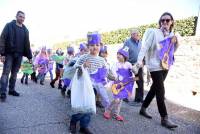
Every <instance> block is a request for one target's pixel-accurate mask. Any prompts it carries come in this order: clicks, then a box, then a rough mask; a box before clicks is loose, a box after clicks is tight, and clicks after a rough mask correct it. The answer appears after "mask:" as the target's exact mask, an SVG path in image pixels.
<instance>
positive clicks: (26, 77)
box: [25, 74, 28, 83]
mask: <svg viewBox="0 0 200 134" xmlns="http://www.w3.org/2000/svg"><path fill="white" fill-rule="evenodd" d="M25 82H26V83H28V74H25Z"/></svg>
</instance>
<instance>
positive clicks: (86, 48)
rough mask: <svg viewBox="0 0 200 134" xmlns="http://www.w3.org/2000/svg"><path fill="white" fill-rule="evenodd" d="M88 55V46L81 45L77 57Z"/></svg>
mask: <svg viewBox="0 0 200 134" xmlns="http://www.w3.org/2000/svg"><path fill="white" fill-rule="evenodd" d="M86 53H88V47H87V45H86V44H84V43H81V44H80V46H79V53H77V54H76V57H80V56H81V55H83V54H86Z"/></svg>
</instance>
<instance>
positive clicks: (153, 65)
mask: <svg viewBox="0 0 200 134" xmlns="http://www.w3.org/2000/svg"><path fill="white" fill-rule="evenodd" d="M171 36H174V33H173V32H171V33H170V34H169V36H166V37H164V35H163V33H162V31H161V30H160V29H153V28H150V29H147V30H146V31H145V33H144V36H143V39H142V47H141V50H140V52H139V55H138V60H137V63H138V64H140V65H141V64H142V60H143V59H144V57H145V62H146V66H147V68H148V69H149V71H150V72H153V71H160V70H163V68H162V67H161V60H160V59H159V53H158V52H159V50H160V49H161V48H160V45H159V42H160V41H162V40H164V39H166V38H168V37H171ZM176 48H177V45H176V46H175V50H176Z"/></svg>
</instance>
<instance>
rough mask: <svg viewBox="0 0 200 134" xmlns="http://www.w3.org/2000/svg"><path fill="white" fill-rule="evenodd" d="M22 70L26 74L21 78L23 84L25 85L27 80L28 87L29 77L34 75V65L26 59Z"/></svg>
mask: <svg viewBox="0 0 200 134" xmlns="http://www.w3.org/2000/svg"><path fill="white" fill-rule="evenodd" d="M21 70H22V72H23V73H24V74H23V76H22V78H21V83H22V84H23V83H24V78H25V84H26V85H28V75H30V74H32V73H33V68H32V64H31V63H29V61H28V59H24V60H23V62H22V66H21Z"/></svg>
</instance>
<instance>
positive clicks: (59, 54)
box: [50, 49, 64, 89]
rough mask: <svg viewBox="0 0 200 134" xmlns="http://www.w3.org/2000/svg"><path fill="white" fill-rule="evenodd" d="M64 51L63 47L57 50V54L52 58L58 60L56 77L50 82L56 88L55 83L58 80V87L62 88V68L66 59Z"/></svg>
mask: <svg viewBox="0 0 200 134" xmlns="http://www.w3.org/2000/svg"><path fill="white" fill-rule="evenodd" d="M63 55H64V53H63V52H62V50H61V49H58V50H56V55H54V56H53V57H52V58H53V60H55V61H56V70H55V71H56V78H55V79H53V80H52V81H51V82H50V85H51V87H52V88H55V86H54V84H55V82H56V81H57V80H59V82H58V89H62V80H61V70H62V69H63V60H64V56H63Z"/></svg>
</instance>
